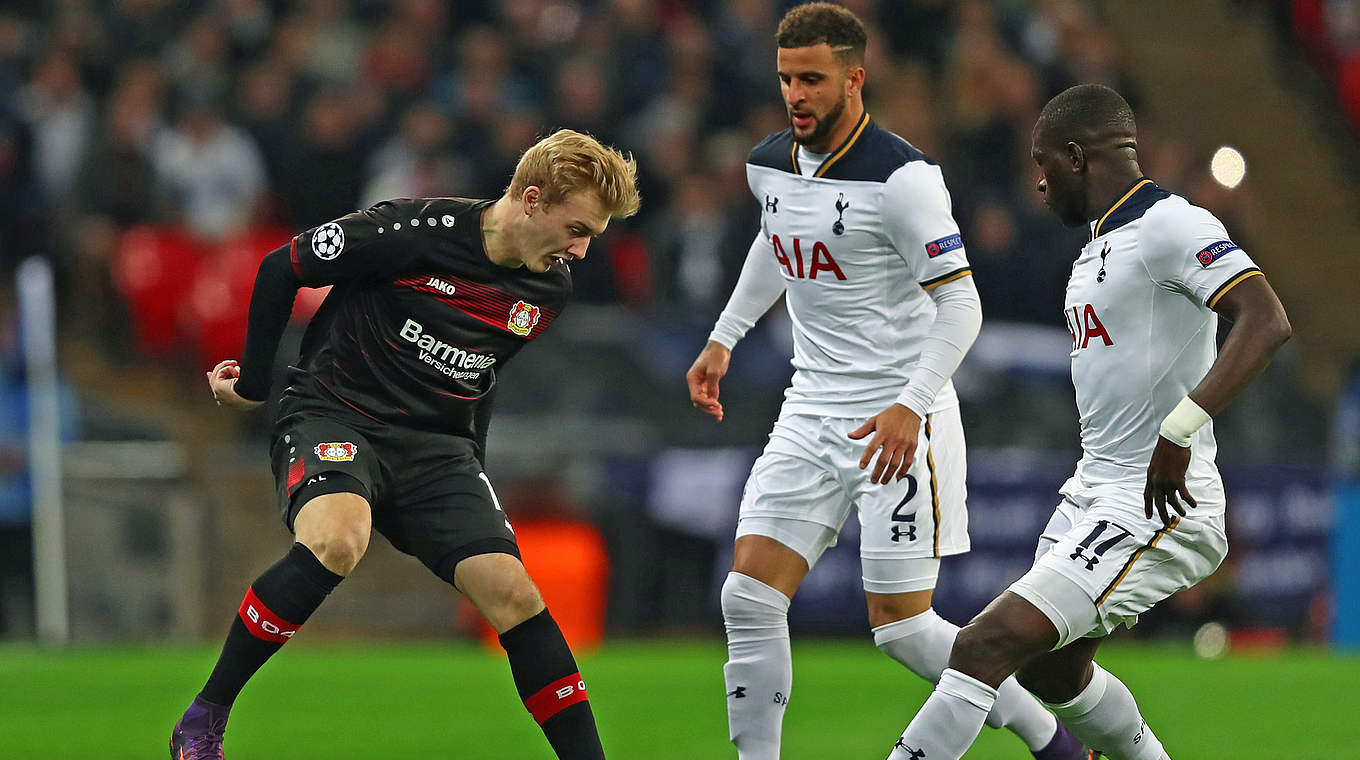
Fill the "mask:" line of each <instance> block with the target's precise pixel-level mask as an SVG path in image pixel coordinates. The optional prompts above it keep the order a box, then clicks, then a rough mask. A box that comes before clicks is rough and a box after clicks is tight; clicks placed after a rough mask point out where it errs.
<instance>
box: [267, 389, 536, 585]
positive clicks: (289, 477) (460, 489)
mask: <svg viewBox="0 0 1360 760" xmlns="http://www.w3.org/2000/svg"><path fill="white" fill-rule="evenodd" d="M474 451H475V449H474V445H473V443H472V442H471V441H469V440H468V439H466V438H463V437H460V436H454V435H447V434H443V433H432V432H426V431H422V430H415V429H411V428H401V427H394V426H391V425H385V424H383V423H380V422H376V421H373V420H368V419H363V418H359V417H357V416H356V415H354V414H352V413H338V414H337V413H333V412H332V411H331V410H322V409H310V408H309V409H304V410H299V411H293V412H291V413H288V414H285V415H284V416H283V417H281V418H280V419H279V422H278V424H277V425H276V426H275V429H274V440H273V445H272V446H271V448H270V460H271V462H272V465H273V469H274V481H275V483H276V484H277V488H278V499H279V510H280V513H281V515H280V516H281V517H282V518H283V522H284V524H285V525H287V526H288V529H289V530H290V531H291V530H293V521H294V519H296V517H297V514H298V511H299V510H301V509H302V507H303V506H304V505H305V504H306V503H307V502H308V501H310V500H311V499H314V498H316V497H317V496H321V495H323V494H327V493H336V492H347V493H357V494H358V495H360V496H362V497H364V498H365V499H366V500H367V501H368V503H369V504H370V505H371V506H372V509H373V527H374V528H376V529H377V530H378V532H379V533H382V534H383V536H385V537H386V538H387V540H388V541H390V542H392V545H393V546H395V547H397V549H399V550H401V551H402V552H405V553H406V554H410V555H412V556H414V557H416V558H417V559H419V560H420V561H421V562H423V563H425V566H426V567H428V568H430V570H431V571H433V572H434V574H435V575H437V576H439V577H440V578H442V579H444V580H445V581H447V582H448V583H450V584H452V583H453V569H454V567H455V566H456V565H457V564H458V563H459V562H460V561H462V560H464V559H466V558H468V557H471V556H474V555H477V554H491V553H504V554H510V555H513V556H515V557H519V546H518V545H517V544H516V543H515V533H514V531H513V530H512V529H511V527H510V521H509V520H508V519H506V516H505V512H504V511H502V510H501V507H500V503H499V501H498V500H497V498H496V494H495V492H494V491H493V490H492V488H491V481H490V480H489V479H487V477H486V474H485V473H483V472H482V466H481V463H480V462H478V461H477V457H476V456H475V453H474Z"/></svg>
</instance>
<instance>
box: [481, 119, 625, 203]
mask: <svg viewBox="0 0 1360 760" xmlns="http://www.w3.org/2000/svg"><path fill="white" fill-rule="evenodd" d="M531 186H537V187H539V188H541V189H542V190H543V196H542V197H543V202H544V203H556V202H558V201H561V200H563V199H564V198H566V197H567V196H568V195H571V194H572V193H575V192H579V191H582V190H592V191H594V192H595V194H596V195H597V196H598V197H599V199H600V203H601V205H603V206H604V211H605V213H607V214H609V215H610V216H613V217H619V218H624V217H629V216H632V215H633V214H636V213H637V211H638V207H639V206H641V205H642V197H641V196H640V195H639V194H638V189H637V161H635V160H633V157H632V155H624V154H623V153H621V152H619V150H618V149H617V148H611V147H608V146H606V145H602V144H600V141H599V140H596V139H595V138H593V137H591V136H590V135H587V134H583V133H581V132H577V131H575V130H571V129H559V130H557V131H556V132H553V133H552V134H551V135H548V136H547V137H545V138H543V139H542V140H539V141H538V142H536V143H534V144H533V145H532V146H530V147H529V149H528V150H526V151H524V154H523V155H521V156H520V157H519V164H518V165H516V166H515V176H514V177H512V178H511V179H510V186H509V187H508V188H506V190H505V191H506V193H507V194H509V195H512V196H515V197H518V196H520V195H523V194H524V191H525V190H526V189H528V188H529V187H531Z"/></svg>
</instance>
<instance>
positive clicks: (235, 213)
mask: <svg viewBox="0 0 1360 760" xmlns="http://www.w3.org/2000/svg"><path fill="white" fill-rule="evenodd" d="M183 98H184V100H183V102H182V103H181V104H180V116H179V120H178V122H177V123H176V125H175V127H174V128H173V129H171V130H169V131H167V132H166V133H165V134H163V135H162V136H161V137H160V138H158V139H157V140H156V142H155V144H154V145H153V146H152V150H151V165H152V167H153V168H154V169H155V172H156V181H157V186H158V191H159V193H160V196H161V201H162V203H163V204H165V207H166V209H167V211H168V213H169V215H170V218H172V219H178V220H180V221H181V222H182V223H183V224H184V225H185V226H186V227H188V228H189V230H191V231H192V232H193V233H194V234H196V235H201V236H203V237H206V238H223V237H226V236H228V235H230V234H232V233H234V232H236V231H238V230H240V229H242V228H243V227H245V226H246V225H248V224H249V223H250V222H251V220H252V218H253V217H254V214H255V206H256V204H257V203H258V202H259V201H260V199H261V198H262V197H263V195H264V190H265V172H264V161H263V160H262V159H261V158H260V152H259V149H258V148H256V147H255V142H254V140H252V139H251V138H250V135H248V134H246V133H245V132H244V131H243V130H241V129H238V128H237V127H234V126H232V125H230V124H227V123H226V122H224V121H223V120H222V114H221V112H220V110H219V109H218V106H217V105H216V104H215V103H214V102H213V101H212V100H211V98H210V97H209V96H208V94H207V93H203V92H198V91H194V92H189V93H185V94H184V96H183Z"/></svg>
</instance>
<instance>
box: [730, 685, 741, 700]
mask: <svg viewBox="0 0 1360 760" xmlns="http://www.w3.org/2000/svg"><path fill="white" fill-rule="evenodd" d="M727 696H729V697H731V698H733V699H745V698H746V687H745V686H738V687H737V688H735V689H733V690H731V691H729V692H727Z"/></svg>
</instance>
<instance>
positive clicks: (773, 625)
mask: <svg viewBox="0 0 1360 760" xmlns="http://www.w3.org/2000/svg"><path fill="white" fill-rule="evenodd" d="M722 611H723V622H724V623H725V624H726V626H727V664H726V665H724V666H723V680H725V681H726V682H727V726H728V730H729V733H730V736H731V739H732V743H733V744H735V745H736V746H737V757H739V758H740V759H741V760H778V758H779V731H780V727H781V726H782V725H783V722H784V709H785V708H786V707H787V706H788V704H789V689H790V688H791V687H792V686H793V655H792V654H791V653H790V651H789V598H788V597H787V596H784V595H783V594H782V593H780V592H779V591H778V590H776V589H774V588H772V587H770V586H767V585H765V584H764V583H761V582H760V581H758V580H756V579H755V578H752V577H750V576H748V575H743V574H741V573H728V574H727V580H726V581H725V582H724V583H723V587H722Z"/></svg>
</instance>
